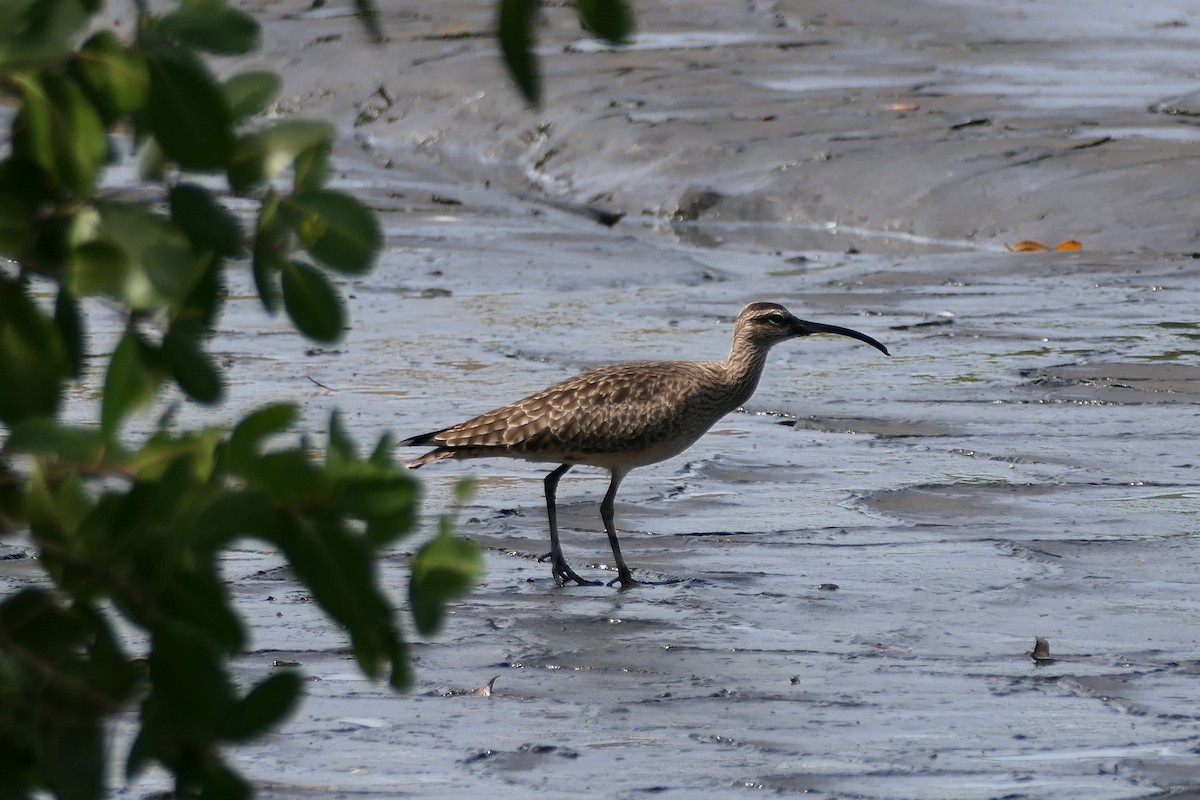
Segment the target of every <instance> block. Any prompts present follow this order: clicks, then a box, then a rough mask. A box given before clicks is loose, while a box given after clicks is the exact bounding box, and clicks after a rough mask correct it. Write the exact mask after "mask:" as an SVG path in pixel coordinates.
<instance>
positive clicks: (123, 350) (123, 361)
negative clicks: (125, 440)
mask: <svg viewBox="0 0 1200 800" xmlns="http://www.w3.org/2000/svg"><path fill="white" fill-rule="evenodd" d="M152 360H153V356H152V354H151V352H150V349H149V346H148V345H146V344H145V343H144V342H142V341H141V339H140V337H139V336H138V335H137V334H136V333H135V332H134V331H133V330H131V329H126V331H125V335H124V336H122V337H121V341H120V343H119V344H118V345H117V349H116V350H115V351H114V352H113V354H112V359H111V360H110V361H109V362H108V373H107V374H106V375H105V378H104V396H103V399H102V400H101V404H100V432H101V433H102V434H103V435H104V438H105V439H106V440H108V441H113V440H114V439H115V438H116V435H117V432H118V430H119V429H120V425H121V422H122V420H124V419H125V417H126V416H127V415H128V414H129V412H131V411H133V410H134V409H135V408H137V407H138V406H140V405H142V404H143V403H145V402H146V401H147V400H149V399H150V398H151V397H153V396H154V393H155V391H157V389H158V386H159V383H160V381H161V372H160V371H159V370H158V369H157V368H156V366H155V365H153V364H152V363H151V362H152Z"/></svg>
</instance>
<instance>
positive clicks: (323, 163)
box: [293, 142, 332, 194]
mask: <svg viewBox="0 0 1200 800" xmlns="http://www.w3.org/2000/svg"><path fill="white" fill-rule="evenodd" d="M331 147H332V143H331V142H322V143H320V144H315V145H313V146H312V147H309V148H308V149H306V150H304V151H302V152H301V153H300V154H299V155H298V156H296V162H295V165H294V169H295V180H294V181H293V184H294V191H295V192H296V193H297V194H300V193H302V192H314V191H316V190H318V189H321V188H322V187H324V186H325V184H326V182H328V180H329V152H330V149H331Z"/></svg>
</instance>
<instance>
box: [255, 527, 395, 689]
mask: <svg viewBox="0 0 1200 800" xmlns="http://www.w3.org/2000/svg"><path fill="white" fill-rule="evenodd" d="M270 541H272V542H274V543H275V544H276V545H277V546H278V547H279V548H280V549H281V550H283V552H284V554H285V555H286V556H287V559H288V561H289V562H290V563H291V565H292V568H293V569H294V570H295V572H296V575H297V576H298V577H299V578H300V580H302V581H303V582H304V583H305V584H306V585H307V586H308V587H309V588H310V589H311V590H312V593H313V597H314V598H315V599H316V601H317V602H318V603H319V604H320V605H321V608H323V609H325V611H326V612H327V613H328V614H329V615H330V616H331V617H333V618H334V619H335V620H336V621H337V622H338V623H340V624H341V625H343V626H345V628H346V629H347V630H348V631H349V633H350V643H351V646H352V648H353V650H354V657H355V659H356V660H357V661H358V664H359V666H360V667H361V669H362V670H363V672H365V673H366V674H367V675H368V676H369V677H372V678H374V677H377V676H378V675H379V673H380V671H381V669H382V667H383V664H384V662H386V661H389V660H390V661H392V666H393V678H392V679H393V681H394V682H400V681H403V680H404V678H405V677H406V673H405V672H403V670H404V669H405V668H406V667H407V665H406V664H402V663H397V661H396V660H395V659H396V656H397V655H398V654H400V653H402V652H403V643H402V641H401V640H400V636H399V633H398V632H397V630H396V628H395V625H394V622H393V610H392V608H391V605H390V604H389V602H388V599H387V596H386V595H385V594H384V593H383V592H382V591H381V589H380V587H379V584H378V580H377V578H376V576H375V569H374V562H375V559H374V558H373V555H372V552H373V551H372V550H371V548H370V547H369V546H368V543H367V541H366V540H365V539H363V538H362V537H361V536H358V535H356V534H354V533H351V532H349V531H347V530H346V529H345V527H343V526H342V525H341V524H340V523H339V522H337V521H334V520H330V519H327V518H325V517H318V516H301V515H299V514H290V515H287V516H285V517H281V518H280V520H279V523H278V525H276V527H275V529H274V530H273V531H272V538H271V539H270Z"/></svg>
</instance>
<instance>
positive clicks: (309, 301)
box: [283, 261, 346, 342]
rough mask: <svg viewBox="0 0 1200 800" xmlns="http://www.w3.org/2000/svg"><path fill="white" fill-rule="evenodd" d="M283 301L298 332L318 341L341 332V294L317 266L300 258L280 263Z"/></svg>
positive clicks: (342, 315)
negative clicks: (281, 264)
mask: <svg viewBox="0 0 1200 800" xmlns="http://www.w3.org/2000/svg"><path fill="white" fill-rule="evenodd" d="M283 305H284V308H286V309H287V312H288V316H289V317H291V318H292V322H294V323H295V325H296V327H297V328H299V329H300V332H301V333H303V334H304V335H305V336H308V337H309V338H312V339H316V340H317V341H319V342H332V341H335V340H337V339H338V338H339V337H340V336H341V335H342V328H343V327H344V326H345V319H346V315H345V310H344V309H343V307H342V298H341V296H340V295H339V294H338V292H337V289H335V288H333V284H331V283H330V282H329V279H328V278H326V277H325V276H324V275H323V274H322V273H321V271H320V270H318V269H317V268H316V267H313V266H311V265H309V264H305V263H303V262H301V261H291V262H289V263H287V264H284V266H283Z"/></svg>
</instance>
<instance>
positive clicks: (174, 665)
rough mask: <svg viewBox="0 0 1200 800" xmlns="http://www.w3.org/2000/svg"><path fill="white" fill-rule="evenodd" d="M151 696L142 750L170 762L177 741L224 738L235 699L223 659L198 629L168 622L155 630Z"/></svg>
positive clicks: (145, 705)
mask: <svg viewBox="0 0 1200 800" xmlns="http://www.w3.org/2000/svg"><path fill="white" fill-rule="evenodd" d="M151 641H152V646H151V648H150V657H149V662H150V694H149V695H148V696H147V697H146V700H145V702H144V703H143V705H142V719H143V725H142V731H141V734H140V736H139V739H143V738H144V739H147V742H146V743H145V744H144V745H143V746H147V745H148V746H149V747H150V749H151V752H152V753H153V754H154V755H155V756H156V757H159V758H162V759H163V760H164V761H166V763H168V764H169V763H171V762H172V761H175V757H174V754H173V753H172V752H171V749H173V748H174V747H175V746H177V745H176V744H175V743H176V742H179V743H183V742H187V741H205V740H211V739H215V738H217V737H218V736H219V735H220V731H221V729H222V728H223V727H224V725H225V718H226V716H227V714H228V713H229V709H230V708H231V707H232V706H233V703H234V697H233V692H232V687H231V686H230V683H229V678H228V676H227V675H226V674H225V671H224V670H223V669H222V668H221V656H220V653H219V651H218V650H217V649H216V647H214V646H213V643H212V642H210V641H209V640H208V639H207V638H205V637H204V636H202V635H201V634H200V633H199V632H198V631H196V630H194V629H192V628H191V627H189V626H186V625H181V624H179V623H178V622H175V621H171V620H164V622H163V623H162V624H160V625H158V626H156V627H155V629H154V631H153V632H152V640H151Z"/></svg>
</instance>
